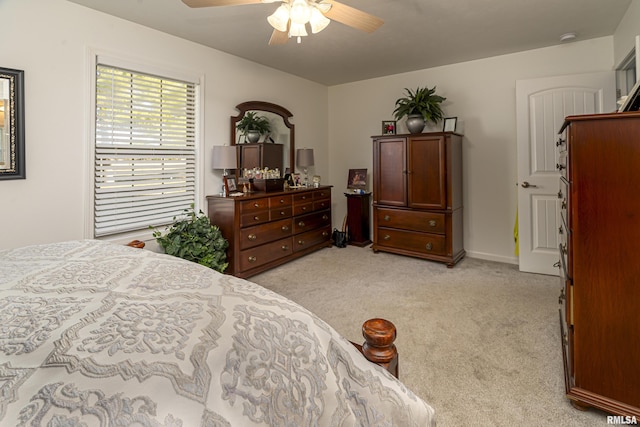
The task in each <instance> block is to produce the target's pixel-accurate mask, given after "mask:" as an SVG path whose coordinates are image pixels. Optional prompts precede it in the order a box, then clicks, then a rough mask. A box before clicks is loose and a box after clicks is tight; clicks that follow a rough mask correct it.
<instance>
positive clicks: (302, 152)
mask: <svg viewBox="0 0 640 427" xmlns="http://www.w3.org/2000/svg"><path fill="white" fill-rule="evenodd" d="M296 151H297V153H296V157H297V159H298V160H297V163H298V166H300V167H302V168H306V167H309V166H313V164H314V163H313V148H299V149H298V150H296Z"/></svg>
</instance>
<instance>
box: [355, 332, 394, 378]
mask: <svg viewBox="0 0 640 427" xmlns="http://www.w3.org/2000/svg"><path fill="white" fill-rule="evenodd" d="M362 335H363V336H364V339H365V342H364V344H363V345H362V353H363V354H364V355H365V357H366V358H367V359H368V360H370V361H372V362H376V363H391V362H392V361H393V360H394V359H396V358H397V356H398V350H397V349H396V346H395V345H394V344H393V342H394V341H395V339H396V327H395V325H394V324H393V323H391V322H390V321H388V320H385V319H369V320H367V321H366V322H364V324H363V325H362ZM396 376H397V375H396Z"/></svg>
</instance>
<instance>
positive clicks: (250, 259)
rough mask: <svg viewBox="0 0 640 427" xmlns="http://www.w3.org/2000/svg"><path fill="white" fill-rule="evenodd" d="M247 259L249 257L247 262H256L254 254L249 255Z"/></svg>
mask: <svg viewBox="0 0 640 427" xmlns="http://www.w3.org/2000/svg"><path fill="white" fill-rule="evenodd" d="M248 259H249V262H256V261H257V258H256V257H254V256H250V257H249V258H248Z"/></svg>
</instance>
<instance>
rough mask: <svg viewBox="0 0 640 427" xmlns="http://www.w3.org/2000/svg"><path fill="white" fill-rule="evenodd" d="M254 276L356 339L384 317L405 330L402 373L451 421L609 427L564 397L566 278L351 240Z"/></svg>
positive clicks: (441, 420) (441, 418)
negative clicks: (453, 262) (440, 259)
mask: <svg viewBox="0 0 640 427" xmlns="http://www.w3.org/2000/svg"><path fill="white" fill-rule="evenodd" d="M250 280H251V281H253V282H255V283H258V284H260V285H262V286H264V287H266V288H268V289H271V290H273V291H275V292H278V293H279V294H281V295H284V296H286V297H288V298H290V299H292V300H293V301H296V302H297V303H299V304H301V305H302V306H304V307H305V308H307V309H308V310H310V311H312V312H314V313H315V314H317V315H318V316H319V317H320V318H322V319H324V320H325V321H327V323H329V324H330V325H331V326H333V327H334V328H335V329H336V330H337V331H338V332H340V333H341V334H342V335H343V336H344V337H346V338H347V339H349V340H351V341H355V342H360V343H361V342H362V341H363V338H362V335H361V329H360V326H361V325H362V322H364V321H365V320H367V319H369V318H373V317H383V318H385V319H388V320H390V321H392V322H393V323H394V324H395V325H396V328H397V330H398V338H397V340H396V346H397V347H398V351H399V353H400V379H401V380H402V381H403V382H404V383H405V384H406V385H407V386H408V387H409V388H410V389H411V390H412V391H413V392H415V393H416V394H417V395H418V396H420V397H422V398H423V399H424V400H425V401H426V402H428V403H429V404H430V405H432V406H433V407H434V408H435V410H436V412H437V416H438V425H439V426H512V425H527V426H580V427H584V426H604V425H606V424H607V421H606V420H607V418H606V415H607V414H605V413H603V412H600V411H597V410H593V409H592V410H590V411H587V412H581V411H578V410H576V409H574V408H573V407H572V406H571V405H570V403H569V401H568V400H567V399H566V397H565V395H564V382H563V381H564V374H563V369H562V353H561V350H560V326H559V317H558V308H559V305H558V296H559V294H560V287H561V286H560V279H559V278H557V277H551V276H545V275H537V274H526V273H520V272H519V271H518V268H517V266H514V265H509V264H502V263H496V262H490V261H483V260H478V259H472V258H466V259H464V260H462V261H461V262H460V263H459V264H458V265H457V266H456V267H454V268H452V269H448V268H446V266H445V265H444V264H440V263H434V262H429V261H423V260H418V259H415V258H411V257H404V256H398V255H393V254H386V253H377V254H374V253H373V251H372V250H371V249H370V248H358V247H354V246H348V247H347V248H344V249H339V248H336V247H333V248H327V249H322V250H320V251H318V252H316V253H313V254H311V255H309V256H306V257H304V258H301V259H299V260H296V261H293V262H290V263H287V264H285V265H283V266H281V267H278V268H275V269H273V270H270V271H268V272H265V273H262V274H260V275H258V276H254V277H253V278H251V279H250Z"/></svg>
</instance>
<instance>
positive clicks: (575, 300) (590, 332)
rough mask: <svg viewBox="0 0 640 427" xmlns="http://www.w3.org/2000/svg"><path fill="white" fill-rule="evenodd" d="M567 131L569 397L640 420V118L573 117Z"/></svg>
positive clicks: (564, 317) (562, 143)
mask: <svg viewBox="0 0 640 427" xmlns="http://www.w3.org/2000/svg"><path fill="white" fill-rule="evenodd" d="M561 132H566V133H564V135H562V136H561V138H560V139H559V141H558V144H557V145H558V147H559V157H560V160H559V162H558V168H559V169H560V172H561V177H560V191H559V193H558V196H559V197H560V198H561V199H562V200H561V203H560V205H561V212H560V217H561V227H560V229H559V233H560V242H561V243H560V254H561V263H560V264H561V277H562V285H563V286H562V291H561V295H560V301H559V302H560V304H561V315H560V321H561V328H562V348H563V358H564V365H565V366H564V368H565V381H566V392H567V396H568V397H569V398H570V399H571V401H572V403H573V404H574V406H576V407H578V408H580V409H584V408H586V407H589V406H593V407H596V408H599V409H602V410H604V411H607V412H610V413H613V414H616V415H622V416H629V417H632V416H635V417H637V418H640V113H613V114H596V115H583V116H570V117H567V119H566V121H565V124H564V126H563V128H562V130H561Z"/></svg>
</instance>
